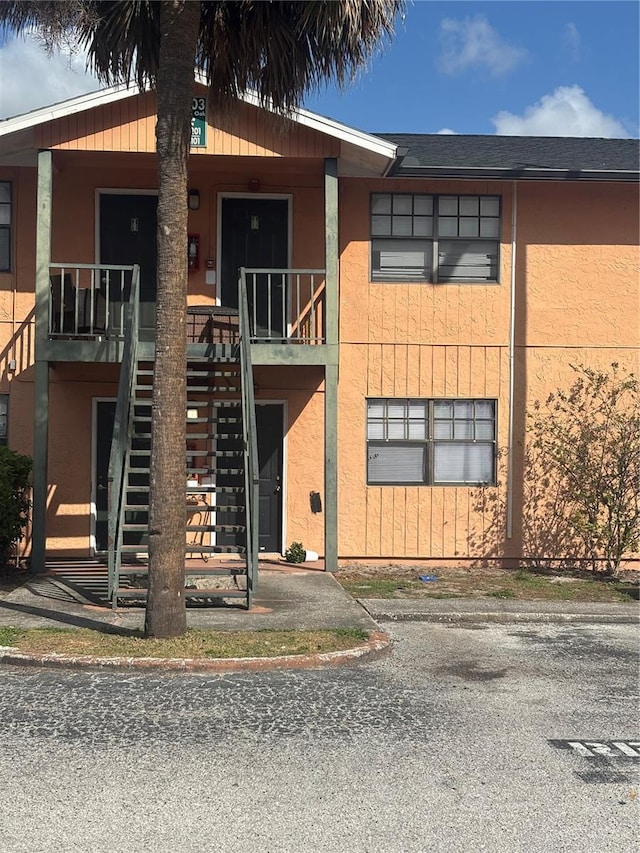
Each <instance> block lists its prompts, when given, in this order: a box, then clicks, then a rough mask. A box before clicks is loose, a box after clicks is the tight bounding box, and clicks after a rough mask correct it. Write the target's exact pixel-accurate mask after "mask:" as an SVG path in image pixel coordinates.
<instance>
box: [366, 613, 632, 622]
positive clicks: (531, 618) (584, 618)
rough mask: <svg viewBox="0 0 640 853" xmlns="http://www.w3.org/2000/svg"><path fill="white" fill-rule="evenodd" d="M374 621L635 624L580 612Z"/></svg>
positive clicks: (394, 616) (381, 618)
mask: <svg viewBox="0 0 640 853" xmlns="http://www.w3.org/2000/svg"><path fill="white" fill-rule="evenodd" d="M375 619H376V622H450V623H459V622H462V623H478V622H495V623H502V624H505V625H508V624H511V623H516V622H545V623H547V624H564V623H566V624H569V623H573V624H576V623H582V624H593V625H635V624H638V622H639V620H638V618H637V617H636V618H634V617H631V616H609V615H606V614H605V615H602V616H589V615H587V614H580V613H377V614H376V615H375Z"/></svg>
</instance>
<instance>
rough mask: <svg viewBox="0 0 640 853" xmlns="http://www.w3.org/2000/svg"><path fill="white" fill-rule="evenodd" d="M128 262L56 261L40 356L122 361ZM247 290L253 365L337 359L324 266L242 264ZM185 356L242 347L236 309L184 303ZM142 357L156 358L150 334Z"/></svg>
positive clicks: (141, 344)
mask: <svg viewBox="0 0 640 853" xmlns="http://www.w3.org/2000/svg"><path fill="white" fill-rule="evenodd" d="M131 271H132V268H131V267H113V266H105V265H90V264H52V265H51V266H50V281H51V287H50V292H49V310H48V328H47V335H46V338H44V339H41V343H40V354H39V358H40V359H42V360H46V361H64V362H70V361H71V362H93V363H95V362H120V361H121V360H122V354H123V349H124V329H125V321H126V313H127V310H128V296H129V287H130V284H129V282H130V276H131ZM241 273H242V275H243V276H244V279H245V284H246V288H247V293H248V295H249V309H250V315H251V317H250V320H251V325H252V336H251V357H252V362H253V364H256V365H269V364H273V365H286V364H291V365H294V364H297V365H322V364H331V363H337V352H336V349H337V348H336V347H335V346H329V345H327V343H326V338H325V332H324V328H325V317H324V296H325V272H324V270H311V269H305V270H293V269H289V270H274V269H255V270H242V271H241ZM186 330H187V348H188V356H189V357H190V358H195V357H214V356H220V355H221V354H222V353H225V354H227V353H231V352H232V351H233V350H234V348H236V347H237V346H238V345H239V334H238V310H237V308H234V307H225V306H219V305H214V304H206V305H189V306H188V307H187V309H186ZM138 352H139V355H140V357H142V358H145V359H149V360H153V358H154V355H155V346H154V343H153V341H152V340H146V341H145V340H141V341H140V342H139V347H138Z"/></svg>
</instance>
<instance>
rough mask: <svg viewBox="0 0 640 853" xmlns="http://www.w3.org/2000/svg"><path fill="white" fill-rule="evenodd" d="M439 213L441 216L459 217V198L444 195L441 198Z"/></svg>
mask: <svg viewBox="0 0 640 853" xmlns="http://www.w3.org/2000/svg"><path fill="white" fill-rule="evenodd" d="M438 213H439V214H440V216H457V215H458V196H457V195H443V196H440V199H439V202H438Z"/></svg>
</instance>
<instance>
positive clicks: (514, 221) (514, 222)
mask: <svg viewBox="0 0 640 853" xmlns="http://www.w3.org/2000/svg"><path fill="white" fill-rule="evenodd" d="M512 187H513V189H512V193H511V292H510V300H509V445H508V447H509V452H508V460H507V539H511V538H512V537H513V410H514V403H513V389H514V385H515V348H516V235H517V230H518V182H517V181H514V182H513V185H512Z"/></svg>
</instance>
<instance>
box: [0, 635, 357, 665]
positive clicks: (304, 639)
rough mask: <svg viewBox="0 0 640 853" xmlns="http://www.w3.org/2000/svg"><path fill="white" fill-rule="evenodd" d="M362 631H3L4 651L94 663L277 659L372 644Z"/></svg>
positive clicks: (1, 641)
mask: <svg viewBox="0 0 640 853" xmlns="http://www.w3.org/2000/svg"><path fill="white" fill-rule="evenodd" d="M368 637H369V634H368V632H367V631H364V630H362V629H361V628H339V629H335V630H326V631H295V630H285V631H270V630H265V631H200V630H195V629H192V630H189V631H187V633H186V634H185V635H184V636H183V637H176V638H174V639H171V640H157V639H153V638H150V639H145V638H144V637H143V636H142V634H141V632H138V631H130V632H124V631H123V632H122V633H104V634H103V633H100V632H99V631H92V630H89V629H87V628H29V629H26V628H25V629H22V628H0V645H5V646H13V647H16V648H18V649H19V650H20V651H21V652H30V653H32V654H50V653H55V654H65V655H74V656H75V655H91V656H96V657H136V658H141V657H155V658H235V657H278V656H280V655H304V654H312V653H322V652H332V651H340V650H343V649H349V648H352V647H353V646H355V645H358V644H360V643H362V642H364V641H365V640H366V639H368Z"/></svg>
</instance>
